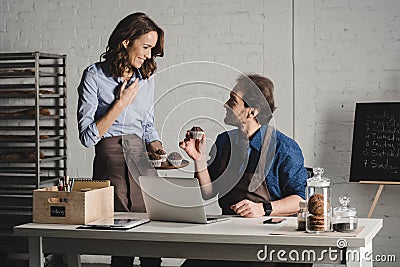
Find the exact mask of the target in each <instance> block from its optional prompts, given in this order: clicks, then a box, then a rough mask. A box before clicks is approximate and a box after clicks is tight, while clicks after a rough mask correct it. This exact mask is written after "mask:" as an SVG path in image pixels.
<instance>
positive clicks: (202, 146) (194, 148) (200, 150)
mask: <svg viewBox="0 0 400 267" xmlns="http://www.w3.org/2000/svg"><path fill="white" fill-rule="evenodd" d="M179 146H180V147H181V148H182V149H183V150H185V152H186V154H188V156H189V157H191V158H192V159H193V160H194V161H198V160H200V159H205V155H206V134H205V133H203V136H202V138H201V140H199V139H193V138H191V137H190V131H187V132H186V137H185V139H184V140H183V141H182V142H179Z"/></svg>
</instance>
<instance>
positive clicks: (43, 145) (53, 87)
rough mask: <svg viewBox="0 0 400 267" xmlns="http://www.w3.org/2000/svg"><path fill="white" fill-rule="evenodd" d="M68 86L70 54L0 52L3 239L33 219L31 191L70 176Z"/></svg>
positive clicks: (0, 223)
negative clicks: (67, 136)
mask: <svg viewBox="0 0 400 267" xmlns="http://www.w3.org/2000/svg"><path fill="white" fill-rule="evenodd" d="M66 88H67V84H66V55H57V54H48V53H41V52H32V53H0V244H10V242H8V243H7V241H5V240H6V239H7V238H8V237H10V236H11V235H12V227H13V226H14V225H17V224H20V223H25V222H30V221H31V220H32V217H31V216H32V190H34V189H37V188H42V187H47V186H51V185H54V184H56V183H57V182H58V179H59V178H60V177H63V176H65V175H66V171H67V156H66V155H67V152H66V149H67V138H66V127H67V111H66V106H67V95H66ZM43 109H45V110H46V111H47V112H48V114H45V115H41V112H40V111H41V110H43ZM27 110H28V111H29V113H28V114H25V113H24V112H26V111H27ZM12 153H14V154H12ZM41 155H42V157H41ZM24 156H26V158H24ZM13 238H15V237H13ZM0 250H2V245H0ZM7 250H11V251H13V249H12V248H9V247H8V249H7Z"/></svg>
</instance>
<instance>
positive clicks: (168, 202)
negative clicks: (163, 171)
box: [139, 176, 229, 224]
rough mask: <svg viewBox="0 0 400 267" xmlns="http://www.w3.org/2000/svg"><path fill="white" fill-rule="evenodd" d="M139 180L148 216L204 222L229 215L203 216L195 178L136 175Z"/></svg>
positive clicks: (222, 218)
mask: <svg viewBox="0 0 400 267" xmlns="http://www.w3.org/2000/svg"><path fill="white" fill-rule="evenodd" d="M139 183H140V186H141V188H142V195H143V200H144V204H145V206H146V210H147V214H148V216H149V218H150V220H153V221H169V222H185V223H202V224H206V223H213V222H218V221H223V220H227V219H229V217H227V216H224V215H208V216H206V210H205V207H204V200H203V198H202V195H201V188H200V186H199V182H198V180H197V179H196V178H176V177H168V178H167V177H159V176H140V177H139Z"/></svg>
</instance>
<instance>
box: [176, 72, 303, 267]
mask: <svg viewBox="0 0 400 267" xmlns="http://www.w3.org/2000/svg"><path fill="white" fill-rule="evenodd" d="M224 107H225V109H226V115H225V119H224V122H225V123H226V124H228V125H232V126H235V127H237V129H235V130H232V131H228V132H224V133H222V134H220V135H218V137H217V140H216V142H215V144H214V146H213V147H212V149H211V152H210V156H211V159H210V161H209V165H208V164H207V159H206V157H207V156H206V142H205V140H206V136H205V134H203V137H202V139H201V140H195V139H193V138H191V136H190V132H188V133H187V135H186V138H185V140H184V141H182V142H181V143H180V147H181V148H182V149H184V150H185V151H186V153H187V154H188V156H189V157H191V158H192V159H193V160H194V162H195V177H196V178H197V179H199V183H200V185H201V187H202V192H203V197H204V198H205V199H209V198H211V197H214V196H216V195H217V194H218V202H219V205H220V207H221V209H222V214H227V215H229V214H232V215H233V214H238V215H240V216H243V217H246V218H251V217H260V216H264V215H271V216H290V215H293V214H295V213H296V212H297V211H298V210H299V202H300V200H301V199H305V187H306V181H307V177H308V176H307V171H306V169H305V167H304V159H303V155H302V152H301V149H300V147H299V146H298V144H297V143H296V142H295V141H294V140H293V139H291V138H289V137H287V136H286V135H284V134H283V133H281V132H279V131H277V130H275V129H274V128H273V127H272V126H270V125H268V123H269V121H270V119H271V118H272V113H273V111H274V110H275V104H274V97H273V83H272V81H271V80H270V79H268V78H266V77H263V76H261V75H257V74H252V75H242V76H240V77H239V78H238V79H237V83H236V85H235V86H234V88H233V89H232V91H231V93H230V97H229V99H228V101H227V102H226V103H225V104H224ZM228 265H229V266H246V267H247V266H253V265H256V266H259V265H262V266H276V264H274V263H264V262H254V263H250V262H231V261H203V260H187V261H186V262H185V263H184V265H183V266H185V267H188V266H191V267H192V266H228ZM280 266H282V265H280ZM290 266H294V265H292V264H291V265H290Z"/></svg>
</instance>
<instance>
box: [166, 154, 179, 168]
mask: <svg viewBox="0 0 400 267" xmlns="http://www.w3.org/2000/svg"><path fill="white" fill-rule="evenodd" d="M167 158H168V161H169V162H170V163H171V164H172V165H174V166H180V165H181V164H182V156H181V154H179V153H178V152H171V153H169V155H168V157H167Z"/></svg>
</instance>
